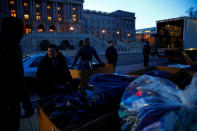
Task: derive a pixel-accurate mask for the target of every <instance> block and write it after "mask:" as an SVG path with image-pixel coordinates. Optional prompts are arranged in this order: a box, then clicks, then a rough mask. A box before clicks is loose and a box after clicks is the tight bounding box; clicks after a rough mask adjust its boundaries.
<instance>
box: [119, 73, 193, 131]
mask: <svg viewBox="0 0 197 131" xmlns="http://www.w3.org/2000/svg"><path fill="white" fill-rule="evenodd" d="M196 88H197V74H195V75H194V77H193V80H192V82H191V84H190V85H189V86H188V88H186V89H185V90H180V89H178V88H177V86H176V85H175V84H173V83H172V82H171V81H169V80H167V79H162V78H158V77H153V76H148V75H143V76H140V77H138V78H137V79H136V80H134V81H133V82H132V83H131V84H130V85H129V86H128V87H127V88H126V90H125V92H124V93H123V96H122V100H121V103H120V109H119V117H120V118H121V129H122V130H129V131H130V130H133V131H141V130H142V131H155V130H156V131H158V130H159V131H174V130H183V131H184V130H186V131H187V130H193V131H196V130H197V126H196V123H197V95H196V94H197V89H196Z"/></svg>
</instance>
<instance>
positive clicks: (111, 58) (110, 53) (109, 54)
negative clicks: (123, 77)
mask: <svg viewBox="0 0 197 131" xmlns="http://www.w3.org/2000/svg"><path fill="white" fill-rule="evenodd" d="M108 44H109V47H108V48H107V49H106V51H105V57H106V59H107V63H108V64H111V65H113V67H114V71H115V69H116V63H117V60H118V53H117V50H116V48H114V44H113V42H112V41H110V42H108Z"/></svg>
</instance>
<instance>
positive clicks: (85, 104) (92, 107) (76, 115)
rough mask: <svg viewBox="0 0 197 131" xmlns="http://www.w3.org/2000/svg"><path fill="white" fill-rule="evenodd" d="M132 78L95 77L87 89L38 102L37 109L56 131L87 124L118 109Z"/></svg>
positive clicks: (72, 91) (110, 75)
mask: <svg viewBox="0 0 197 131" xmlns="http://www.w3.org/2000/svg"><path fill="white" fill-rule="evenodd" d="M134 79H135V77H129V76H126V75H118V74H96V75H94V76H93V77H92V79H91V80H90V82H89V86H88V87H86V88H87V89H83V88H80V89H75V90H71V91H67V92H66V93H62V94H59V95H57V96H53V97H50V98H48V99H43V100H40V101H39V106H40V107H41V108H42V110H43V111H44V112H45V114H46V115H47V116H48V117H49V119H50V120H51V121H52V122H53V123H54V124H55V125H56V126H57V127H58V128H65V127H67V126H68V125H72V124H77V123H80V122H84V121H90V120H92V119H95V118H97V117H99V116H101V115H104V114H105V113H108V112H110V111H114V110H115V109H117V110H118V108H117V107H119V103H120V99H121V96H122V93H123V91H124V90H125V88H126V87H127V86H128V85H129V84H130V82H131V81H133V80H134ZM115 107H116V108H115Z"/></svg>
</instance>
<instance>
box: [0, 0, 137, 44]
mask: <svg viewBox="0 0 197 131" xmlns="http://www.w3.org/2000/svg"><path fill="white" fill-rule="evenodd" d="M83 3H84V0H0V22H1V20H2V18H3V17H5V16H13V17H20V18H21V19H23V20H24V23H25V26H26V37H24V39H23V45H24V46H26V47H36V48H37V47H39V46H40V44H41V43H43V41H44V42H45V43H46V42H47V41H48V42H49V43H55V44H57V45H59V46H62V47H63V46H64V47H65V46H69V45H72V46H74V47H77V46H78V43H79V41H80V40H84V39H85V38H86V37H90V39H91V40H92V42H93V43H95V46H101V47H102V46H104V44H102V43H103V42H104V41H108V40H113V41H114V42H116V41H117V40H119V41H133V40H135V13H132V12H126V11H121V10H117V11H114V12H111V13H106V12H101V11H90V10H84V9H83Z"/></svg>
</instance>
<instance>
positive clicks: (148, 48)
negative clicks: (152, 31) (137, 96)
mask: <svg viewBox="0 0 197 131" xmlns="http://www.w3.org/2000/svg"><path fill="white" fill-rule="evenodd" d="M150 53H151V46H150V45H149V42H148V41H146V44H145V45H144V47H143V55H144V66H148V64H149V55H150Z"/></svg>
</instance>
